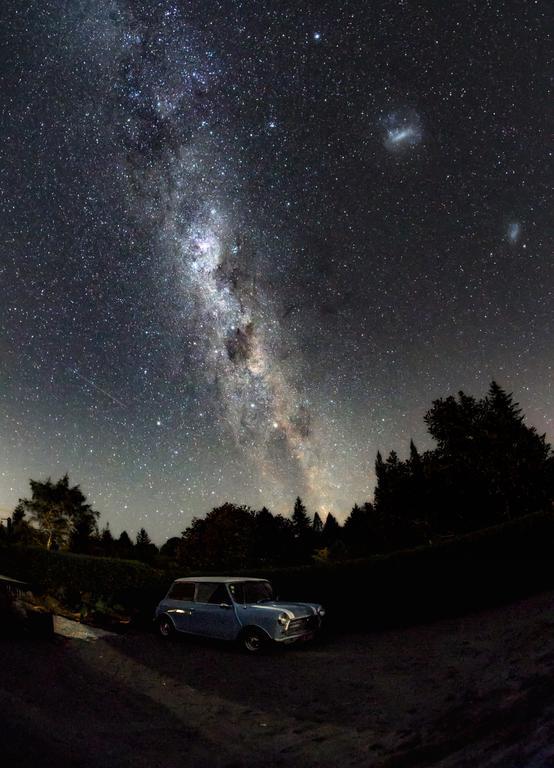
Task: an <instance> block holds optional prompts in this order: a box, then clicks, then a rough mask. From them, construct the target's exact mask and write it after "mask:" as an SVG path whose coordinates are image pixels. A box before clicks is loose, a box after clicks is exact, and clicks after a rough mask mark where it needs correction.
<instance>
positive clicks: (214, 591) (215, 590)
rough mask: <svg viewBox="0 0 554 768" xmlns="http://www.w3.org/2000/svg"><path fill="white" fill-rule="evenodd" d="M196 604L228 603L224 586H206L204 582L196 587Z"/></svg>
mask: <svg viewBox="0 0 554 768" xmlns="http://www.w3.org/2000/svg"><path fill="white" fill-rule="evenodd" d="M196 602H197V603H218V604H219V603H225V602H229V598H228V596H227V590H226V589H225V585H224V584H206V583H205V582H202V583H199V584H197V585H196Z"/></svg>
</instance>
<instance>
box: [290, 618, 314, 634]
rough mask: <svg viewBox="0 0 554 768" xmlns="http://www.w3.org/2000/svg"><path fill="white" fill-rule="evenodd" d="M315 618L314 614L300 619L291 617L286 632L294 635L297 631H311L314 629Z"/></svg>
mask: <svg viewBox="0 0 554 768" xmlns="http://www.w3.org/2000/svg"><path fill="white" fill-rule="evenodd" d="M316 626H317V619H316V617H315V616H304V617H303V618H302V619H291V621H290V623H289V627H288V629H287V633H288V634H290V635H296V634H297V633H298V632H311V631H313V630H314V629H316Z"/></svg>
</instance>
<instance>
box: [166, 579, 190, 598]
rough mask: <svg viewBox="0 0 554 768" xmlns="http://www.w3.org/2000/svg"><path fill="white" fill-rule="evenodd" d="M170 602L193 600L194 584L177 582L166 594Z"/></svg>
mask: <svg viewBox="0 0 554 768" xmlns="http://www.w3.org/2000/svg"><path fill="white" fill-rule="evenodd" d="M167 596H168V598H169V599H170V600H191V601H192V600H194V584H190V583H188V582H178V581H176V582H175V584H173V586H172V587H171V589H170V590H169V593H168V595H167Z"/></svg>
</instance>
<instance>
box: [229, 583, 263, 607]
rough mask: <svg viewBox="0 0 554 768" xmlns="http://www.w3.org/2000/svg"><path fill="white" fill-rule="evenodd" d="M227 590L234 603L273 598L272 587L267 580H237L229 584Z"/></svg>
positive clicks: (255, 601) (257, 601) (254, 601)
mask: <svg viewBox="0 0 554 768" xmlns="http://www.w3.org/2000/svg"><path fill="white" fill-rule="evenodd" d="M229 592H230V593H231V596H232V598H233V600H234V601H235V603H242V604H245V603H261V602H263V601H264V600H273V589H272V588H271V584H270V583H269V582H268V581H238V582H236V583H235V584H229Z"/></svg>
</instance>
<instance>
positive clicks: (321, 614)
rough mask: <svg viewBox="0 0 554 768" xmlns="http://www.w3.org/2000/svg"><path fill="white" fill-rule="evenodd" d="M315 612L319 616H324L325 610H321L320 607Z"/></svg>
mask: <svg viewBox="0 0 554 768" xmlns="http://www.w3.org/2000/svg"><path fill="white" fill-rule="evenodd" d="M317 612H318V614H319V615H320V616H325V608H322V607H321V606H320V607H319V608H318V609H317Z"/></svg>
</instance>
